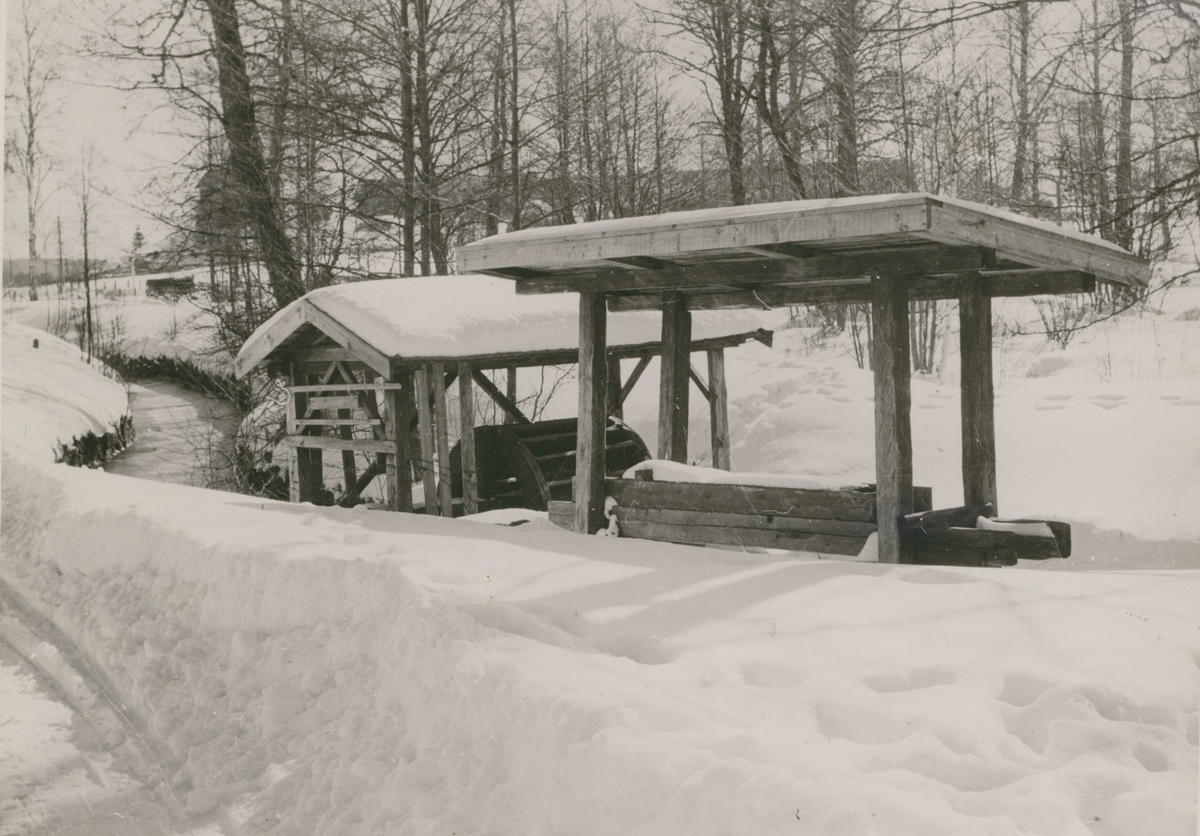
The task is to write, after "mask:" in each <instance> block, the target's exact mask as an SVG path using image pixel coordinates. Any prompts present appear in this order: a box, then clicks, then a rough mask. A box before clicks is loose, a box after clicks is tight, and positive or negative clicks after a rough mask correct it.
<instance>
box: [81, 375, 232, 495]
mask: <svg viewBox="0 0 1200 836" xmlns="http://www.w3.org/2000/svg"><path fill="white" fill-rule="evenodd" d="M129 407H130V410H131V411H132V412H133V426H134V428H135V429H136V430H137V440H136V441H135V442H134V443H133V445H132V446H130V448H129V449H128V450H126V451H125V452H124V453H122V454H121V455H120V456H118V457H117V458H115V459H113V460H112V461H110V462H109V463H108V464H106V465H105V466H104V469H105V470H106V471H108V472H109V473H118V474H120V475H122V476H136V477H138V478H141V479H154V480H157V481H159V482H172V483H174V484H177V485H192V486H193V487H209V486H212V485H213V482H214V480H213V478H212V474H210V473H207V472H206V468H205V466H204V463H205V462H206V461H210V460H211V461H214V462H222V461H227V458H226V457H224V456H223V455H222V453H223V452H224V450H225V445H226V439H227V438H228V436H229V434H230V433H231V431H232V429H233V427H234V422H235V420H236V413H235V411H234V407H233V405H232V404H230V403H228V402H227V401H223V400H220V399H218V398H213V397H209V396H206V395H200V394H197V393H196V392H192V391H190V390H188V389H185V388H183V387H182V386H178V385H176V384H174V383H168V382H166V381H162V380H147V381H144V382H142V383H135V384H132V385H131V387H130V391H129ZM210 453H211V454H212V458H211V459H210V457H209V454H210ZM218 478H219V477H218Z"/></svg>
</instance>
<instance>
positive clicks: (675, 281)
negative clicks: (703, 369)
mask: <svg viewBox="0 0 1200 836" xmlns="http://www.w3.org/2000/svg"><path fill="white" fill-rule="evenodd" d="M881 265H886V266H887V268H888V270H889V272H893V273H912V274H922V275H923V274H927V273H950V272H958V271H962V270H978V269H979V268H980V267H982V266H983V249H982V248H981V247H944V246H930V247H906V248H903V249H895V250H876V251H871V252H859V253H850V254H847V255H822V256H814V257H812V258H788V259H780V258H757V259H739V260H733V261H717V260H715V259H714V260H713V261H706V262H701V263H699V264H691V265H687V266H672V267H662V268H660V269H656V270H631V269H622V268H619V267H601V268H598V269H596V271H595V272H592V273H587V274H582V275H578V274H576V275H570V276H555V275H549V276H542V277H538V278H530V279H518V280H517V293H520V294H530V293H564V292H571V291H581V290H592V291H595V290H605V291H614V290H639V291H654V290H660V291H661V290H667V291H670V290H684V289H688V288H697V287H703V286H705V285H729V284H743V283H749V284H785V283H788V282H795V283H802V282H819V281H822V280H826V281H827V280H830V279H843V278H867V277H869V276H870V275H871V274H872V273H873V272H874V271H876V270H878V269H880V266H881Z"/></svg>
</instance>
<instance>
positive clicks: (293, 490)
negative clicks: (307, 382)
mask: <svg viewBox="0 0 1200 836" xmlns="http://www.w3.org/2000/svg"><path fill="white" fill-rule="evenodd" d="M292 384H293V385H296V384H297V378H296V377H295V376H294V375H293V377H292ZM303 397H304V396H303V395H301V394H299V393H297V392H292V391H290V390H289V391H288V403H287V434H288V435H289V436H291V435H299V432H298V427H297V426H296V419H297V418H299V417H300V415H301V414H302V412H301V410H302V409H303V407H302V406H301V405H300V404H301V400H300V399H301V398H303ZM299 452H300V451H299V450H297V449H296V448H295V447H291V446H289V447H288V454H287V455H288V501H289V502H299V501H300V456H299V455H298V453H299Z"/></svg>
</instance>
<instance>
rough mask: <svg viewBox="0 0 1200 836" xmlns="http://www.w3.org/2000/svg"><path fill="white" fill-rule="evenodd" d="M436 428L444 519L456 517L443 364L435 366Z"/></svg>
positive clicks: (441, 506) (441, 503) (439, 492)
mask: <svg viewBox="0 0 1200 836" xmlns="http://www.w3.org/2000/svg"><path fill="white" fill-rule="evenodd" d="M430 379H431V380H432V381H433V414H434V418H435V422H434V426H435V428H436V429H437V462H438V486H437V487H438V509H439V513H440V514H441V515H442V516H443V517H453V516H454V500H453V498H452V497H451V495H450V417H449V410H448V408H447V405H446V371H445V369H444V368H443V366H442V364H441V363H434V364H433V372H432V375H431V377H430Z"/></svg>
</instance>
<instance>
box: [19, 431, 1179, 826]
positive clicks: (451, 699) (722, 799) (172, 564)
mask: <svg viewBox="0 0 1200 836" xmlns="http://www.w3.org/2000/svg"><path fill="white" fill-rule="evenodd" d="M4 476H5V478H4V481H3V515H4V518H3V558H2V559H0V576H2V578H3V580H4V581H5V582H6V583H7V584H8V585H9V586H10V587H12V588H13V589H16V590H17V591H18V592H19V594H20V595H21V596H22V597H23V598H24V599H25V600H26V601H27V602H29V603H30V605H31V606H33V607H35V608H36V609H37V610H38V611H40V612H41V613H42V614H43V615H45V616H46V617H48V618H50V619H51V620H52V621H53V622H54V623H55V624H56V625H57V627H58V628H59V629H60V630H62V631H63V632H65V633H66V634H67V635H69V636H71V637H73V639H74V641H75V642H76V643H77V644H78V646H79V648H80V649H81V650H82V653H83V654H84V655H85V656H86V657H87V658H88V659H89V660H90V663H91V664H92V665H94V668H95V671H96V675H97V677H98V678H100V679H102V680H103V681H104V682H106V683H107V688H108V689H109V691H110V695H111V696H112V697H113V698H114V699H116V700H117V701H118V702H119V704H121V705H122V706H124V708H125V711H126V712H127V713H128V714H129V715H130V716H131V717H133V718H134V719H135V720H136V724H137V727H138V728H141V729H144V733H145V734H146V735H147V736H148V737H150V738H152V740H153V741H155V742H156V746H153V747H150V750H151V751H157V752H158V753H159V754H158V755H157V758H158V762H157V763H154V764H150V765H146V764H142V766H141V767H140V768H141V772H142V774H151V775H158V776H160V778H158V779H156V780H159V781H161V783H160V786H159V790H160V793H161V795H162V797H163V798H164V799H165V801H164V803H168V804H172V805H175V807H176V808H177V809H178V812H179V815H180V816H181V817H182V818H183V819H189V817H190V820H192V821H196V820H200V819H204V818H205V817H207V820H208V821H219V822H221V827H222V830H223V832H226V833H233V832H246V833H255V832H266V831H271V832H280V833H306V834H309V833H317V834H323V833H325V834H342V833H351V832H353V833H426V832H430V833H432V832H437V833H450V832H457V833H492V832H500V831H506V832H515V833H528V834H537V833H572V834H589V833H595V834H611V833H614V832H623V833H630V834H640V833H645V834H651V833H653V834H670V833H696V834H706V833H713V834H717V833H754V834H762V833H812V834H825V833H828V834H872V833H877V834H889V836H892V835H893V834H921V835H922V836H925V835H926V834H951V833H953V834H974V833H979V834H996V835H997V836H999V834H1018V833H1047V834H1050V833H1054V834H1058V833H1061V834H1075V833H1105V834H1134V833H1155V834H1160V835H1162V834H1166V835H1167V836H1169V835H1170V834H1185V833H1186V834H1190V833H1192V832H1194V828H1195V824H1196V786H1197V775H1196V766H1197V757H1198V751H1200V750H1198V748H1197V720H1198V710H1197V708H1198V706H1197V694H1198V693H1200V630H1198V629H1197V628H1198V626H1200V625H1198V624H1197V612H1196V607H1195V602H1196V600H1197V596H1198V594H1200V576H1198V575H1197V574H1196V573H1188V572H1148V571H1147V572H1130V573H1115V572H1113V573H1104V572H1088V573H1053V574H1047V573H1037V572H1028V571H1023V570H1019V569H1014V570H1005V571H999V570H969V569H932V568H922V567H895V566H893V567H887V566H879V565H864V564H857V563H831V562H827V561H816V560H811V561H804V560H795V559H788V560H780V559H777V558H775V557H773V556H769V555H744V554H740V553H734V552H724V551H716V550H703V549H694V548H686V547H677V546H669V545H664V544H650V543H641V542H637V541H617V542H613V541H610V540H605V539H602V538H583V537H579V536H577V535H572V534H569V533H564V532H556V531H551V530H548V529H545V528H541V527H538V525H539V524H537V523H534V524H531V526H527V527H524V528H520V529H510V528H504V527H491V526H484V525H479V524H472V523H467V522H461V521H450V520H439V519H423V518H420V517H416V516H408V515H391V514H382V513H367V512H362V511H347V510H340V509H315V508H313V507H311V506H297V505H287V504H282V503H272V502H263V501H261V500H254V499H252V498H248V497H242V496H235V495H228V494H218V493H214V492H208V491H201V490H196V489H190V488H184V487H177V486H170V485H162V484H154V483H148V482H141V481H137V480H133V479H124V478H122V477H116V476H111V475H107V474H103V473H98V472H93V471H82V470H77V469H69V468H66V467H56V466H49V465H45V464H42V463H39V462H37V461H35V460H33V459H31V458H30V457H28V456H27V455H22V454H20V453H12V452H10V453H6V455H5V459H4ZM114 751H115V754H116V756H117V757H118V759H120V758H122V757H128V758H130V759H132V758H133V757H134V755H135V752H134V749H133V747H132V746H131V745H130V744H129V743H128V741H127V742H126V743H125V744H122V745H120V746H118V747H117V748H116V749H115V750H114ZM143 758H144V756H143Z"/></svg>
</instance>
